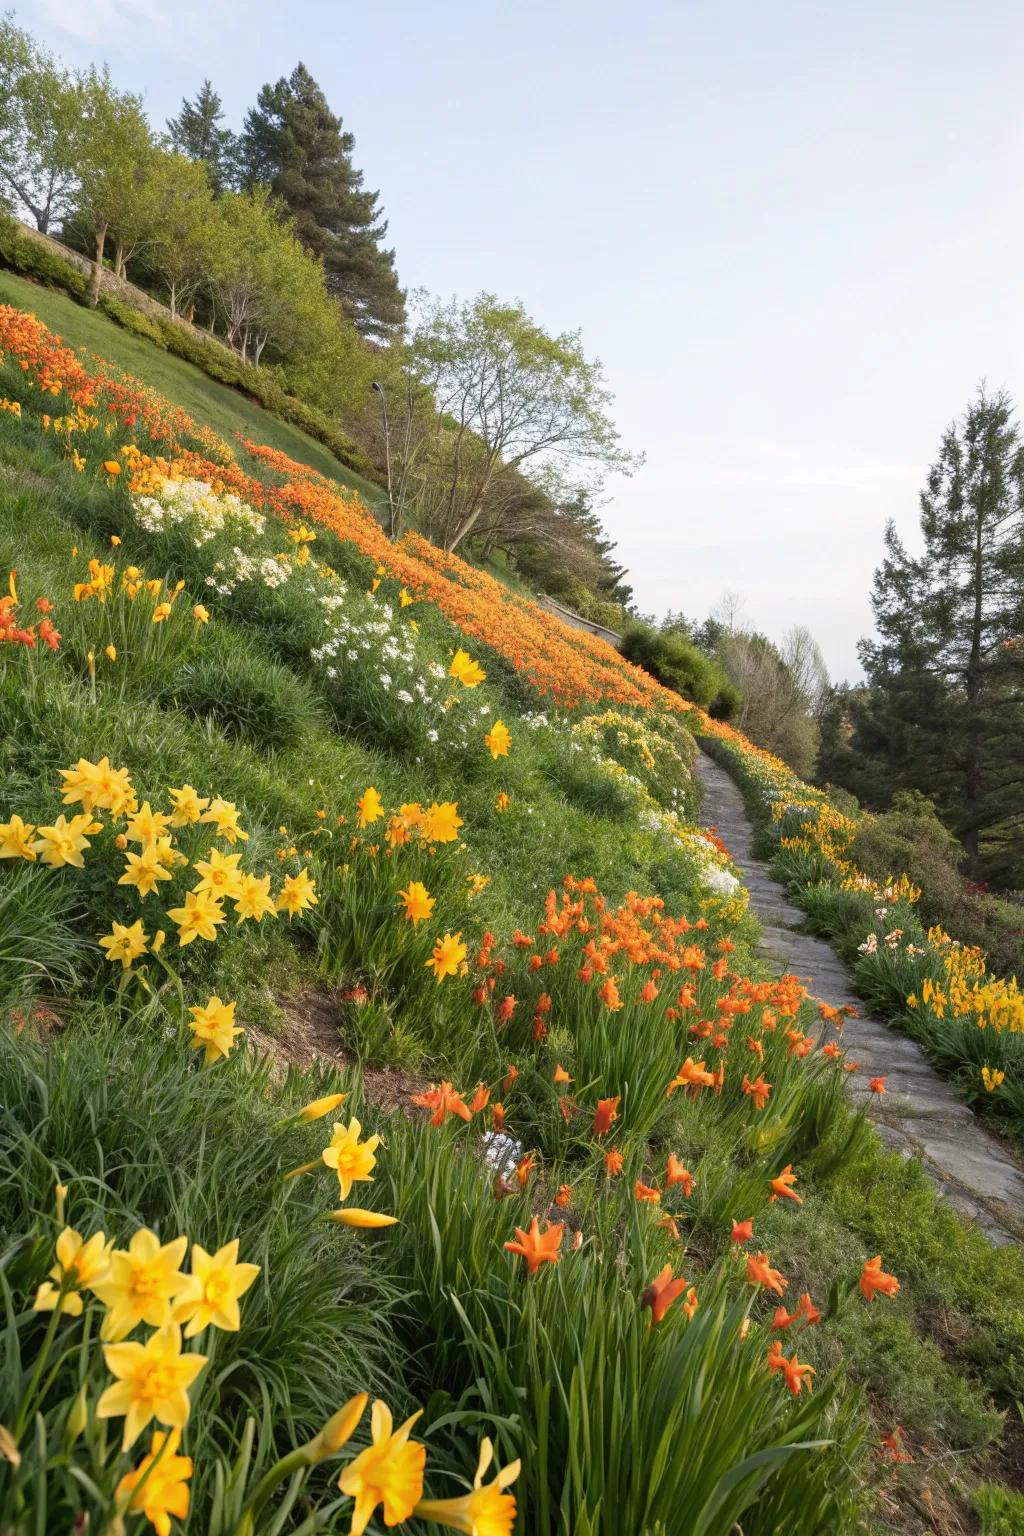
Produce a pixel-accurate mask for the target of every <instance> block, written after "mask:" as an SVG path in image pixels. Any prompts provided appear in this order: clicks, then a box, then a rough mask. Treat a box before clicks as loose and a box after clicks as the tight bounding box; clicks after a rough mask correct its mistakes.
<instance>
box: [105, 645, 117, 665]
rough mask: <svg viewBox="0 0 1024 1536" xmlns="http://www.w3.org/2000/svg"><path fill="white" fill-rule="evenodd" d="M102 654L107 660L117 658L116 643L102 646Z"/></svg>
mask: <svg viewBox="0 0 1024 1536" xmlns="http://www.w3.org/2000/svg"><path fill="white" fill-rule="evenodd" d="M103 654H104V656H105V657H106V658H107V660H108V661H116V660H117V646H116V645H105V646H104V647H103Z"/></svg>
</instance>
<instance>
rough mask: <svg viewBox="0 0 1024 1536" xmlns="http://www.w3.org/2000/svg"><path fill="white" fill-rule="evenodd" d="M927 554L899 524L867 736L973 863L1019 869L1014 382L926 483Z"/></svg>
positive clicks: (957, 426) (976, 406)
mask: <svg viewBox="0 0 1024 1536" xmlns="http://www.w3.org/2000/svg"><path fill="white" fill-rule="evenodd" d="M921 534H922V538H923V543H924V550H923V553H922V554H920V555H911V554H910V553H908V551H907V550H906V548H905V547H904V545H903V543H902V542H901V540H900V539H899V538H898V536H897V534H896V531H895V529H894V527H892V525H890V526H889V528H888V529H887V531H886V538H885V542H886V557H885V560H884V562H883V564H882V566H881V567H880V568H879V570H878V571H877V572H876V575H875V585H874V592H873V596H872V606H873V608H874V612H875V621H876V625H877V629H878V637H877V639H875V640H871V641H866V642H862V645H861V659H862V661H863V663H864V667H865V670H866V672H867V675H868V679H869V682H870V685H871V688H870V693H869V695H868V697H867V699H866V701H865V705H864V709H865V719H864V721H863V722H862V725H861V727H860V728H859V729H858V731H857V736H858V738H859V744H860V745H861V746H863V747H867V748H868V750H870V743H871V741H872V740H873V742H874V744H875V746H876V747H877V745H878V744H879V743H880V742H881V743H884V750H885V755H886V758H887V765H888V768H889V771H890V782H891V785H892V788H894V789H895V788H899V787H901V786H906V787H911V788H917V789H921V790H923V791H924V792H925V793H926V794H929V795H931V796H932V797H933V798H934V799H935V801H936V803H937V805H938V806H939V808H940V810H941V811H942V812H943V814H944V816H945V819H946V821H947V824H948V825H949V826H951V827H952V828H953V829H954V830H955V831H956V833H957V835H958V836H959V837H960V839H961V841H962V843H963V845H964V849H965V851H966V854H967V860H968V865H969V868H970V870H971V872H972V873H976V872H977V871H978V870H979V867H980V864H979V861H980V860H981V858H982V854H983V849H984V855H985V863H986V865H987V867H988V868H989V869H990V870H994V871H996V872H998V870H999V867H1000V866H1002V868H1003V869H1004V870H1005V869H1006V868H1007V867H1008V866H1007V861H1008V860H1010V861H1012V859H1013V857H1014V849H1015V848H1019V846H1020V834H1021V830H1022V829H1024V442H1022V439H1021V434H1020V429H1019V427H1018V425H1017V423H1016V421H1015V419H1014V411H1013V404H1012V401H1011V400H1010V397H1009V396H1008V395H1007V394H1005V393H1002V392H1001V393H999V394H996V395H991V396H990V395H988V394H986V393H985V391H984V389H981V390H979V392H978V395H977V397H976V398H975V399H974V400H973V401H972V402H971V404H970V405H969V406H968V408H967V410H966V411H965V413H964V415H963V417H962V419H961V420H960V421H958V422H954V423H953V425H952V426H950V427H949V428H948V430H947V431H946V433H945V435H944V436H943V439H942V443H941V447H940V450H939V457H938V460H937V461H936V463H935V465H934V466H933V468H932V469H931V471H930V472H929V475H928V481H927V485H926V487H925V489H924V491H923V492H922V493H921Z"/></svg>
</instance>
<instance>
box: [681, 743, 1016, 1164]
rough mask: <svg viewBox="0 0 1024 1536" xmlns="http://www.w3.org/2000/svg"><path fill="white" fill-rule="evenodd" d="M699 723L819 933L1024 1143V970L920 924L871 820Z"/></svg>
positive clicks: (888, 1011) (969, 1094)
mask: <svg viewBox="0 0 1024 1536" xmlns="http://www.w3.org/2000/svg"><path fill="white" fill-rule="evenodd" d="M702 729H703V730H704V731H705V732H706V742H707V745H708V747H709V750H711V751H713V752H714V753H715V755H716V756H717V757H719V758H720V759H721V761H722V762H723V763H724V764H725V765H726V766H727V767H728V768H729V769H730V771H731V772H733V773H734V775H735V776H736V778H737V779H738V781H739V783H740V785H741V786H742V788H743V789H744V791H745V795H746V799H747V804H748V806H749V808H750V809H751V812H752V814H753V815H754V817H755V819H756V821H757V824H758V825H759V827H760V828H761V830H762V833H763V835H764V837H765V839H766V842H767V846H768V848H769V850H770V851H771V852H772V853H773V856H774V857H773V865H774V868H775V870H776V871H777V873H778V874H779V876H780V878H781V879H783V880H785V881H786V883H787V885H788V886H789V888H790V890H791V891H792V892H793V894H794V896H795V897H796V899H797V901H799V903H800V904H801V906H803V907H804V908H805V909H806V911H807V913H808V916H809V920H810V923H811V926H812V927H813V928H814V930H815V931H816V932H818V933H821V934H823V935H824V936H825V937H826V938H828V939H829V940H830V941H831V942H833V943H834V944H835V946H836V948H837V949H838V950H839V951H840V953H841V954H843V955H844V957H845V958H846V959H847V960H848V961H850V963H851V965H852V967H853V973H854V977H855V979H856V983H857V987H858V989H859V991H860V992H861V993H862V994H863V995H864V997H865V998H866V999H867V1000H868V1001H869V1002H870V1004H871V1006H872V1007H873V1008H875V1009H876V1010H878V1012H880V1013H881V1014H882V1016H883V1017H885V1018H887V1019H889V1020H891V1021H892V1022H893V1023H894V1024H895V1025H896V1026H898V1027H899V1028H900V1029H902V1030H904V1031H905V1032H906V1033H907V1034H910V1035H913V1037H914V1038H915V1039H916V1040H918V1041H919V1042H920V1043H921V1045H922V1046H923V1047H924V1049H925V1051H926V1052H927V1054H928V1056H929V1058H930V1060H931V1061H932V1062H933V1064H934V1065H935V1066H936V1067H937V1068H938V1069H939V1070H940V1071H941V1072H943V1073H944V1074H945V1075H947V1076H950V1077H951V1078H952V1079H953V1080H954V1081H955V1082H956V1084H957V1086H958V1088H959V1089H960V1091H961V1092H962V1094H963V1096H964V1097H965V1098H966V1099H967V1100H968V1102H969V1103H971V1104H972V1105H973V1106H974V1108H975V1109H978V1110H980V1111H981V1112H983V1113H984V1114H985V1115H986V1117H988V1118H989V1119H991V1120H992V1121H993V1122H994V1123H995V1124H996V1125H997V1126H998V1127H999V1128H1000V1129H1001V1130H1003V1131H1004V1132H1005V1133H1006V1134H1008V1135H1010V1136H1012V1137H1013V1138H1014V1139H1015V1140H1017V1141H1018V1142H1024V993H1022V992H1021V989H1020V986H1019V983H1018V980H1017V977H1016V976H1014V975H1011V976H1002V975H999V974H996V973H994V972H993V970H992V969H991V968H990V966H989V964H988V962H987V959H986V956H985V955H984V954H983V953H982V951H981V950H980V949H979V948H978V947H977V946H976V945H970V944H965V943H963V942H962V941H961V940H959V939H957V938H956V937H955V936H952V935H950V934H948V933H946V932H945V931H944V929H943V928H942V927H941V926H940V925H939V924H937V923H936V924H932V925H930V926H929V925H927V924H926V923H925V922H922V920H921V918H920V916H919V903H920V901H921V895H922V892H921V889H920V887H919V886H916V885H915V884H914V883H913V881H912V880H911V879H910V878H909V876H908V875H907V874H906V872H905V871H903V870H900V869H894V870H892V871H890V872H889V873H888V874H887V875H885V876H884V877H882V878H880V879H876V878H872V877H871V876H870V875H868V874H865V872H864V871H863V870H862V869H861V868H859V867H858V865H857V862H856V843H857V839H858V834H860V835H861V836H863V833H864V831H865V830H869V829H870V826H871V822H872V819H873V818H871V817H870V816H868V815H866V814H864V815H860V816H853V815H849V814H847V813H846V812H845V811H844V810H841V809H840V808H839V806H837V805H836V804H835V803H834V801H833V800H832V799H830V797H829V796H828V794H827V793H826V792H825V791H823V790H819V789H815V788H813V787H812V786H810V785H808V784H805V783H803V782H802V781H801V780H800V779H798V778H797V777H796V775H795V774H794V773H793V772H792V771H791V769H789V768H788V767H787V766H786V764H785V763H783V762H781V761H780V760H779V759H778V758H774V757H772V756H771V755H770V754H769V753H767V752H763V751H761V750H760V749H759V748H757V747H755V746H753V745H752V743H750V742H749V741H747V740H746V738H744V737H743V736H741V735H739V733H738V732H735V731H733V730H732V729H731V727H729V726H727V725H725V724H723V723H721V722H718V721H712V720H706V719H705V720H704V721H703V723H702Z"/></svg>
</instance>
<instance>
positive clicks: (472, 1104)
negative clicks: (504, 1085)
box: [469, 1083, 491, 1115]
mask: <svg viewBox="0 0 1024 1536" xmlns="http://www.w3.org/2000/svg"><path fill="white" fill-rule="evenodd" d="M490 1097H491V1090H490V1089H489V1088H487V1087H485V1085H484V1084H483V1083H477V1085H476V1092H475V1093H474V1094H473V1097H472V1098H471V1099H470V1101H469V1109H470V1113H471V1114H474V1115H475V1114H477V1113H478V1112H479V1111H480V1110H481V1109H486V1108H487V1105H488V1103H489V1101H490Z"/></svg>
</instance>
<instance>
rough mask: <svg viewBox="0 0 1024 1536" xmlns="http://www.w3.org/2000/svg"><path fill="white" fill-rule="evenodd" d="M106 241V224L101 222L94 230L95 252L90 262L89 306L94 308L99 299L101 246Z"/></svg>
mask: <svg viewBox="0 0 1024 1536" xmlns="http://www.w3.org/2000/svg"><path fill="white" fill-rule="evenodd" d="M106 243H107V226H106V225H105V224H101V225H100V227H99V229H98V230H97V231H96V254H95V256H94V257H93V262H92V277H91V278H90V280H89V308H90V309H95V308H96V305H97V304H98V303H99V301H100V284H101V283H102V281H103V247H104V246H105V245H106Z"/></svg>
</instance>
